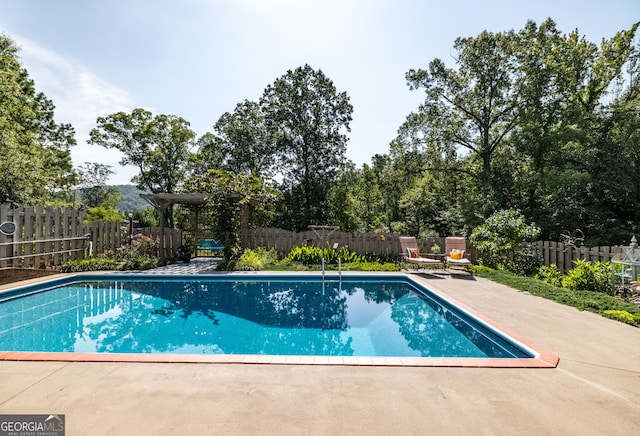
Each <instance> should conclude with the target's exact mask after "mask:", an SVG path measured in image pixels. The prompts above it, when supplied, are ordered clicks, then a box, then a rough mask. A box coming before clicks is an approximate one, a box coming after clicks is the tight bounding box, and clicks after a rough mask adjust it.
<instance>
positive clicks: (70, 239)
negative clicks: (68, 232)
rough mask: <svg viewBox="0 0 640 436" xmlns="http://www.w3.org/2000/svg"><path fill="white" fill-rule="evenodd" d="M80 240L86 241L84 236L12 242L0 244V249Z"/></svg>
mask: <svg viewBox="0 0 640 436" xmlns="http://www.w3.org/2000/svg"><path fill="white" fill-rule="evenodd" d="M81 239H87V240H88V238H87V237H86V236H76V237H73V238H57V239H34V240H23V241H14V242H0V247H2V246H7V245H19V244H42V243H45V242H63V241H79V240H81Z"/></svg>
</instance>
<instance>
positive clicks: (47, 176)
mask: <svg viewBox="0 0 640 436" xmlns="http://www.w3.org/2000/svg"><path fill="white" fill-rule="evenodd" d="M54 109H55V105H54V104H53V102H52V101H51V100H49V99H48V98H47V97H46V96H45V95H44V94H43V93H39V92H37V91H36V89H35V85H34V83H33V81H32V80H31V79H30V78H29V74H28V72H27V71H26V70H25V69H24V68H23V67H22V65H21V63H20V57H19V49H18V47H17V45H16V44H15V43H14V42H13V41H12V40H11V39H10V38H8V37H7V36H5V35H2V34H0V150H2V158H0V199H1V200H0V201H4V199H5V198H10V199H11V200H13V201H14V202H15V204H18V205H21V206H32V205H59V206H71V205H72V204H73V200H74V198H73V190H72V186H73V185H74V184H75V183H76V175H75V173H74V172H73V168H72V161H71V147H72V146H73V145H75V144H76V141H75V139H74V135H75V132H74V129H73V127H72V126H71V125H70V124H58V123H56V122H55V114H54Z"/></svg>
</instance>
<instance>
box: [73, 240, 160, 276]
mask: <svg viewBox="0 0 640 436" xmlns="http://www.w3.org/2000/svg"><path fill="white" fill-rule="evenodd" d="M158 246H159V242H158V241H157V240H155V239H152V238H149V237H146V236H143V237H141V238H138V239H134V240H133V241H132V242H131V245H128V244H127V245H123V246H121V247H120V248H118V249H117V250H115V251H114V252H108V253H104V254H102V255H100V256H97V257H94V258H90V259H76V260H71V261H69V262H67V263H65V264H64V265H63V266H62V267H61V270H62V272H79V271H103V270H116V271H129V270H147V269H153V268H157V267H158V264H159V259H158V258H157V257H156V254H157V252H158Z"/></svg>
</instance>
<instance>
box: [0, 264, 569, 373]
mask: <svg viewBox="0 0 640 436" xmlns="http://www.w3.org/2000/svg"><path fill="white" fill-rule="evenodd" d="M80 274H86V273H78V274H71V275H57V276H56V278H59V277H60V276H63V277H69V276H74V275H80ZM404 275H405V276H406V277H407V278H408V279H409V280H410V281H415V282H417V283H419V284H420V285H422V286H425V287H427V288H428V289H429V291H431V292H433V293H434V294H436V295H438V296H439V297H441V298H443V299H445V300H447V301H449V302H450V303H452V304H454V305H456V306H457V307H459V308H461V309H463V310H464V311H466V312H468V313H469V314H471V315H473V316H475V317H477V318H478V319H480V320H482V321H483V322H485V323H486V324H488V325H490V326H491V327H493V328H495V329H497V330H499V331H501V332H503V333H504V334H506V335H508V336H510V337H511V338H512V339H514V340H516V341H519V342H520V343H522V344H524V345H525V346H527V347H529V348H530V349H531V350H532V351H533V352H534V353H535V356H534V357H532V358H476V357H453V358H450V357H381V356H299V355H254V354H142V353H73V352H29V351H25V352H18V351H0V361H38V362H103V363H104V362H109V363H117V362H122V363H191V364H194V363H195V364H224V363H227V364H270V365H325V366H340V365H341V366H382V367H447V368H556V367H557V366H558V363H559V361H560V358H559V357H558V356H557V355H555V354H554V353H552V352H550V351H548V350H546V349H544V348H542V347H540V346H538V345H537V344H535V343H533V342H531V341H529V340H528V339H526V338H523V337H522V336H520V335H518V334H516V333H514V332H512V331H511V330H510V329H508V328H505V327H504V326H501V325H499V324H498V323H497V322H495V321H493V320H492V319H490V318H488V317H486V316H484V315H482V314H480V313H478V312H477V311H476V310H474V309H473V308H471V307H469V306H468V305H466V304H463V303H462V302H460V301H458V300H456V299H455V298H453V297H451V296H450V295H449V294H447V293H445V292H443V291H441V290H439V289H438V288H437V287H435V286H434V285H433V284H432V283H428V282H427V281H426V280H424V279H422V278H421V277H420V276H418V275H413V274H410V273H404ZM200 277H201V276H200ZM50 280H52V277H51V276H49V277H43V278H40V279H32V280H29V281H28V282H29V284H34V283H39V282H44V281H50ZM25 284H26V283H24V282H22V283H20V284H19V285H18V286H20V285H22V286H24V285H25ZM13 286H15V284H14V285H13ZM10 287H11V286H6V285H4V286H0V290H1V289H3V288H4V289H7V288H10Z"/></svg>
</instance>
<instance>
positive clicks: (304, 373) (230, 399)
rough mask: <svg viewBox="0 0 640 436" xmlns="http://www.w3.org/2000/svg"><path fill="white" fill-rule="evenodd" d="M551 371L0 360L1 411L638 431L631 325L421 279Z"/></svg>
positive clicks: (104, 417)
mask: <svg viewBox="0 0 640 436" xmlns="http://www.w3.org/2000/svg"><path fill="white" fill-rule="evenodd" d="M417 275H418V276H419V277H420V280H421V281H424V282H425V283H426V284H427V286H429V287H432V288H436V289H437V290H439V291H441V292H443V293H445V294H448V295H450V296H451V297H452V298H454V299H456V300H458V301H459V302H461V303H462V304H464V305H467V306H469V307H471V308H473V309H475V310H476V311H478V312H480V313H482V314H485V315H486V316H488V317H490V318H492V319H493V320H495V321H496V322H498V323H500V324H501V325H504V326H505V327H507V328H508V329H510V330H512V331H514V332H517V333H518V334H520V335H522V336H523V337H525V338H528V339H530V340H532V341H533V342H535V343H538V344H540V345H541V346H543V347H545V348H547V349H549V350H550V351H552V352H554V353H555V354H557V355H559V356H560V363H559V365H558V367H557V368H554V369H531V368H528V369H504V368H501V369H489V368H415V367H350V366H312V365H309V366H299V365H246V364H216V365H199V364H170V365H167V364H147V363H144V364H141V363H80V362H12V361H6V362H0V413H1V414H7V413H24V414H31V413H43V414H44V413H58V414H65V415H66V422H67V429H68V432H67V434H69V435H71V434H89V433H91V434H95V435H101V434H105V435H106V434H119V435H125V434H135V435H141V434H219V433H224V434H300V433H305V434H311V435H315V434H393V435H398V434H437V435H439V434H447V435H448V434H486V435H496V434H497V435H503V434H504V435H511V434H562V435H598V434H602V435H605V434H606V435H611V434H615V435H635V434H640V329H637V328H634V327H631V326H628V325H625V324H622V323H619V322H616V321H612V320H609V319H605V318H603V317H600V316H598V315H595V314H593V313H589V312H579V311H578V310H576V309H574V308H571V307H567V306H562V305H560V304H557V303H554V302H551V301H548V300H545V299H542V298H539V297H535V296H532V295H528V294H527V293H522V292H517V291H514V290H512V289H510V288H508V287H505V286H502V285H498V284H495V283H492V282H490V281H487V280H485V279H482V278H477V277H469V278H464V279H463V278H461V277H460V276H458V275H457V274H454V275H453V276H449V275H438V276H434V275H430V274H424V275H420V274H417Z"/></svg>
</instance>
